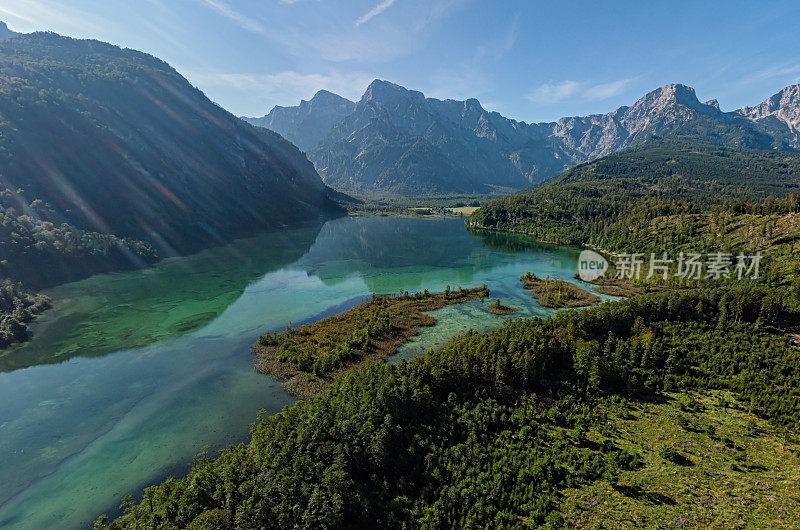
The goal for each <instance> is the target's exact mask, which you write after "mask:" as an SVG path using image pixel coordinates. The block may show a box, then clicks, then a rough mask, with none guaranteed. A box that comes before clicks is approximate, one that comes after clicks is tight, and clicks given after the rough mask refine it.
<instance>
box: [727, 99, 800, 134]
mask: <svg viewBox="0 0 800 530" xmlns="http://www.w3.org/2000/svg"><path fill="white" fill-rule="evenodd" d="M737 113H738V114H740V115H742V116H744V117H746V118H748V119H749V120H751V121H753V122H755V123H756V125H757V126H758V127H759V128H761V129H762V130H763V131H764V132H766V133H767V134H769V135H770V136H772V137H773V138H774V139H775V145H774V146H775V147H776V148H779V149H800V85H791V86H788V87H786V88H784V89H783V90H781V91H780V92H778V93H777V94H775V95H774V96H772V97H770V98H768V99H767V100H766V101H764V102H763V103H761V104H760V105H756V106H755V107H744V108H742V109H741V110H739V111H737Z"/></svg>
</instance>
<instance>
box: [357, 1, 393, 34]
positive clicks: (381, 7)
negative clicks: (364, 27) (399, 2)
mask: <svg viewBox="0 0 800 530" xmlns="http://www.w3.org/2000/svg"><path fill="white" fill-rule="evenodd" d="M395 1H396V0H383V2H381V3H380V4H378V5H376V6H375V7H373V8H372V9H370V10H369V11H367V12H366V13H364V14H363V15H361V16H360V17H358V19H357V20H356V27H358V26H360V25H361V24H365V23H367V22H369V21H370V20H372V19H373V18H375V17H377V16H378V15H380V14H381V13H383V12H384V11H386V10H387V9H389V8H390V7H392V4H394V3H395Z"/></svg>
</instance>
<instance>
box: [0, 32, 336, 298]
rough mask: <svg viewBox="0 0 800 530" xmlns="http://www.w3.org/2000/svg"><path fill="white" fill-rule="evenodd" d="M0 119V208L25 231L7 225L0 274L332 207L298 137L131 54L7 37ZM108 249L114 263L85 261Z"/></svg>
mask: <svg viewBox="0 0 800 530" xmlns="http://www.w3.org/2000/svg"><path fill="white" fill-rule="evenodd" d="M0 115H2V119H0V199H2V200H0V215H5V217H6V218H7V219H11V222H12V224H11V225H10V226H11V227H12V228H13V227H18V228H19V229H16V228H15V229H9V230H10V231H9V230H6V229H5V228H4V227H0V245H2V248H3V261H2V262H0V276H9V277H12V278H15V279H17V280H22V281H23V282H25V283H26V284H29V285H33V286H37V287H38V286H42V285H52V284H53V283H54V282H56V283H57V282H59V281H65V280H68V279H75V277H82V276H86V275H88V274H90V273H92V272H98V271H100V270H109V268H110V269H111V270H113V269H117V268H120V267H123V268H124V266H125V265H126V264H127V267H128V268H130V267H135V266H139V265H141V264H142V261H144V262H150V261H152V260H153V259H154V252H155V253H157V254H158V256H160V257H165V256H170V255H176V254H187V253H192V252H195V251H197V250H200V249H202V248H207V247H209V246H215V245H219V244H223V243H226V242H228V241H230V240H231V239H234V238H237V237H245V236H248V235H254V234H255V233H257V232H260V231H265V230H271V229H278V228H282V227H284V226H287V225H289V224H296V223H303V222H307V221H311V220H317V219H319V218H320V216H323V215H327V214H326V212H328V211H329V210H330V209H331V208H332V204H331V201H330V200H329V199H328V196H327V191H326V190H328V188H326V186H325V185H324V183H323V182H322V180H321V179H320V177H319V175H318V174H317V172H316V170H315V169H314V167H313V165H312V164H311V162H310V161H309V160H308V159H307V158H306V157H305V155H303V154H302V153H301V152H300V151H299V150H298V149H297V147H296V146H294V145H292V144H291V143H290V142H288V141H287V140H285V139H284V138H282V137H281V136H280V135H278V134H277V133H274V132H272V131H269V130H266V129H263V128H258V127H254V126H252V125H249V124H247V123H245V122H243V121H242V120H240V119H239V118H237V117H235V116H233V115H232V114H230V113H229V112H227V111H225V110H224V109H222V108H221V107H219V106H218V105H216V104H214V103H213V102H211V101H210V100H209V99H208V98H207V97H206V96H205V95H204V94H203V93H202V92H200V91H199V90H198V89H196V88H194V87H193V86H192V85H191V84H190V83H189V82H188V81H187V80H186V79H185V78H184V77H182V76H181V75H180V74H179V73H178V72H177V71H176V70H175V69H174V68H172V67H171V66H169V65H168V64H167V63H166V62H164V61H162V60H160V59H158V58H156V57H153V56H151V55H148V54H145V53H142V52H137V51H135V50H128V49H122V48H119V47H117V46H113V45H110V44H107V43H103V42H100V41H95V40H77V39H71V38H68V37H62V36H59V35H57V34H55V33H32V34H27V35H21V36H19V37H16V38H13V39H6V40H3V41H0ZM98 147H100V148H98ZM61 227H66V228H64V229H63V230H62V228H61ZM62 232H63V233H62ZM108 238H111V239H110V240H108ZM87 241H88V243H87ZM87 245H88V246H87ZM131 245H133V246H134V247H135V248H138V249H140V250H141V251H131V248H132V247H131ZM109 248H110V249H112V250H113V254H114V255H117V256H118V258H117V259H114V260H111V261H110V260H108V259H102V260H100V262H99V263H94V264H93V266H92V267H91V268H90V269H91V270H83V269H82V268H80V267H77V268H76V266H77V265H79V264H81V263H84V262H86V261H87V259H88V258H89V257H91V258H94V257H95V256H96V255H98V253H99V255H101V256H102V255H104V254H103V253H104V252H107V251H108V249H109ZM115 249H116V250H115ZM138 254H141V255H142V256H143V257H145V258H146V259H144V260H141V259H138V258H137V255H138ZM126 256H127V257H126ZM89 261H91V260H89ZM66 272H71V273H74V274H66V276H65V273H66ZM34 273H36V274H34ZM62 273H64V274H62Z"/></svg>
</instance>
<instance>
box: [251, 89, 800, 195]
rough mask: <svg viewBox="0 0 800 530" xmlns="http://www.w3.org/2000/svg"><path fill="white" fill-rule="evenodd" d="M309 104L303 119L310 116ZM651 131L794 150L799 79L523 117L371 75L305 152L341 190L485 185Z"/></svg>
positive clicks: (590, 155) (665, 92)
mask: <svg viewBox="0 0 800 530" xmlns="http://www.w3.org/2000/svg"><path fill="white" fill-rule="evenodd" d="M301 105H302V104H301ZM276 108H277V107H276ZM298 108H299V107H281V109H298ZM273 110H274V109H273ZM315 112H319V109H317V110H316V111H311V112H308V113H307V114H306V115H305V119H306V120H307V121H308V122H314V120H315ZM268 116H269V115H268ZM265 118H266V117H265ZM251 123H253V121H252V120H251ZM273 126H275V129H274V130H275V131H276V132H277V133H279V134H284V133H286V134H285V135H287V137H288V136H291V134H293V133H292V131H286V130H283V129H282V128H281V127H280V125H279V124H275V123H273ZM321 128H324V127H321ZM651 136H660V137H663V136H675V137H680V138H683V139H687V140H692V141H699V142H705V143H710V144H714V145H727V146H733V147H742V148H754V149H773V148H774V149H780V150H796V149H800V85H793V86H789V87H786V88H784V89H783V90H781V91H780V92H778V93H777V94H775V95H773V96H771V97H770V98H768V99H767V100H765V101H764V102H762V103H761V104H759V105H756V106H755V107H744V108H743V109H739V110H734V111H730V112H725V111H722V110H721V109H720V107H719V102H718V101H717V100H715V99H711V100H708V101H706V102H705V103H703V102H701V101H700V100H699V99H698V98H697V94H696V93H695V90H694V89H693V88H692V87H690V86H687V85H683V84H680V83H670V84H667V85H664V86H662V87H659V88H656V89H655V90H651V91H650V92H648V93H646V94H644V95H643V96H642V97H641V98H639V99H638V100H637V101H636V102H634V103H633V104H632V105H626V106H622V107H619V108H617V109H616V110H614V111H611V112H608V113H604V114H590V115H587V116H569V117H563V118H561V119H559V120H557V121H555V122H542V123H526V122H524V121H517V120H513V119H510V118H506V117H504V116H502V115H501V114H499V113H497V112H494V111H488V110H486V109H484V108H483V107H482V106H481V104H480V102H479V101H478V100H477V99H474V98H470V99H467V100H464V101H457V100H452V99H445V100H439V99H435V98H426V97H425V95H424V94H423V93H422V92H419V91H415V90H409V89H406V88H404V87H402V86H400V85H397V84H395V83H391V82H389V81H384V80H379V79H376V80H375V81H373V82H372V83H371V84H370V85H369V86H368V87H367V89H366V91H365V92H364V95H363V96H362V97H361V99H360V100H359V101H358V102H357V103H354V106H353V110H352V112H351V113H350V114H348V115H347V116H345V117H343V118H341V120H340V121H338V122H337V123H335V124H334V125H332V126H331V127H330V129H329V130H328V132H327V133H326V134H325V135H324V136H323V137H321V138H320V139H319V140H318V141H317V144H316V145H315V147H314V148H313V149H311V150H310V151H308V152H307V154H308V157H309V159H310V160H311V161H312V162H313V163H314V165H315V167H316V169H317V171H318V172H319V173H320V175H321V176H322V178H323V180H324V181H325V182H326V183H327V184H328V185H330V186H332V187H334V188H336V189H338V190H340V191H344V192H349V193H356V194H365V195H370V194H396V195H424V194H431V193H433V194H447V193H490V192H492V191H497V190H508V189H521V188H524V187H526V186H528V185H530V184H535V183H537V182H541V181H542V180H545V179H546V178H549V177H551V176H555V175H558V174H559V173H561V172H562V171H564V170H566V169H568V168H570V167H573V166H575V165H577V164H580V163H583V162H588V161H590V160H594V159H597V158H600V157H603V156H605V155H608V154H611V153H613V152H616V151H619V150H621V149H625V148H627V147H631V146H634V145H637V144H639V143H641V142H642V141H644V140H646V139H647V138H648V137H651ZM317 137H318V133H317Z"/></svg>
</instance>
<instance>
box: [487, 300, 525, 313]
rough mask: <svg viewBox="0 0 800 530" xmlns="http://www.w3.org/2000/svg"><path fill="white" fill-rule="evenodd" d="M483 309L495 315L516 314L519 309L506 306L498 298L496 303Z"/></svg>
mask: <svg viewBox="0 0 800 530" xmlns="http://www.w3.org/2000/svg"><path fill="white" fill-rule="evenodd" d="M483 308H484V309H485V310H486V311H488V312H490V313H492V314H493V315H501V316H502V315H510V314H511V313H516V312H517V308H516V307H511V306H510V305H505V304H503V303H501V302H500V299H499V298H497V299H496V300H495V301H494V302H492V303H491V304H489V305H485V306H483Z"/></svg>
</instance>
